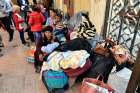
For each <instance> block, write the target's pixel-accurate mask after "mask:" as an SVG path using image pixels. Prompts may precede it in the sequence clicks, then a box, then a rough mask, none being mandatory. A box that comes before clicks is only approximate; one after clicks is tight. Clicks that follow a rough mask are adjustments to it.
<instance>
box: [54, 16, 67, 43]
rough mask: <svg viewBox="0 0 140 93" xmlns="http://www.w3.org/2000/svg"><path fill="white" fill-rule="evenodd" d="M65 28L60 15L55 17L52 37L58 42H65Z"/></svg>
mask: <svg viewBox="0 0 140 93" xmlns="http://www.w3.org/2000/svg"><path fill="white" fill-rule="evenodd" d="M65 34H66V28H65V26H64V24H63V22H62V17H61V15H56V24H55V29H54V35H55V36H56V37H57V38H58V40H59V41H60V42H65V41H66V38H65Z"/></svg>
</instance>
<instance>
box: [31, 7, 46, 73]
mask: <svg viewBox="0 0 140 93" xmlns="http://www.w3.org/2000/svg"><path fill="white" fill-rule="evenodd" d="M32 10H33V12H32V13H31V14H30V15H29V25H30V26H31V31H32V32H33V33H34V37H35V45H36V51H35V64H34V65H35V68H36V72H39V70H40V69H41V63H40V61H39V59H38V58H39V54H40V52H41V47H42V34H41V32H42V28H43V23H45V18H44V16H43V15H42V14H41V10H40V5H33V7H32Z"/></svg>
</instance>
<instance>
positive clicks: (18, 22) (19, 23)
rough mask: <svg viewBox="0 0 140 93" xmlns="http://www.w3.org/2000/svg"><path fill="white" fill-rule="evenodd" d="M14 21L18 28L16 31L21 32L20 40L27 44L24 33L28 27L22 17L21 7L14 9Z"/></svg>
mask: <svg viewBox="0 0 140 93" xmlns="http://www.w3.org/2000/svg"><path fill="white" fill-rule="evenodd" d="M13 12H14V13H13V20H14V23H15V26H16V30H17V31H18V32H19V35H20V40H21V42H22V44H24V45H25V44H26V41H25V38H24V31H25V29H26V27H27V25H26V24H25V20H24V18H23V17H22V16H21V15H20V7H19V6H17V5H15V6H14V9H13Z"/></svg>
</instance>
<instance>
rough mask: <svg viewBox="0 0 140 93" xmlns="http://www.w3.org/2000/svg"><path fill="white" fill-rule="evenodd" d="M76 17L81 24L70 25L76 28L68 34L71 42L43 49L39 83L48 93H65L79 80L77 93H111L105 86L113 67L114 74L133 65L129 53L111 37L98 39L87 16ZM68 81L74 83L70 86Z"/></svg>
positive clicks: (110, 89) (112, 89)
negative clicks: (40, 82)
mask: <svg viewBox="0 0 140 93" xmlns="http://www.w3.org/2000/svg"><path fill="white" fill-rule="evenodd" d="M79 15H81V16H82V17H81V19H82V18H84V21H81V22H79V21H76V20H75V21H76V22H79V23H74V24H72V23H71V24H72V26H75V25H76V26H75V27H73V30H68V32H67V34H68V35H67V36H68V37H70V40H67V41H65V42H63V43H57V42H53V43H51V44H48V45H47V46H43V47H42V49H41V50H42V52H43V53H45V56H44V58H43V65H42V68H41V78H42V81H43V83H44V84H45V86H46V88H47V89H48V92H49V93H64V91H65V90H66V89H68V88H71V87H72V85H73V84H75V83H76V82H78V81H79V80H81V81H80V87H79V88H78V89H77V91H78V92H80V93H114V92H115V91H116V90H114V89H115V88H114V87H113V88H112V87H111V86H110V85H108V84H107V82H108V78H109V75H110V73H111V71H112V69H113V67H115V68H116V69H115V71H116V72H117V71H120V70H122V69H123V68H124V67H127V68H130V67H132V66H133V61H132V60H131V59H132V58H131V55H130V53H129V50H128V49H127V48H125V47H123V46H122V45H118V44H116V43H115V41H113V40H112V39H110V38H108V39H106V40H101V38H100V36H99V35H97V33H96V29H95V27H94V25H92V23H91V22H90V20H89V18H88V15H86V14H84V13H81V14H79ZM78 18H79V17H78ZM69 22H72V21H69ZM68 26H69V24H68ZM68 29H72V28H68ZM31 53H33V51H31ZM32 57H33V56H32ZM27 61H28V60H27ZM71 79H73V81H74V82H73V84H70V83H72V82H70V80H71ZM81 82H82V83H81Z"/></svg>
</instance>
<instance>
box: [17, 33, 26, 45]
mask: <svg viewBox="0 0 140 93" xmlns="http://www.w3.org/2000/svg"><path fill="white" fill-rule="evenodd" d="M19 35H20V40H21V42H22V44H25V43H26V41H25V38H24V32H23V31H21V32H19Z"/></svg>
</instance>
